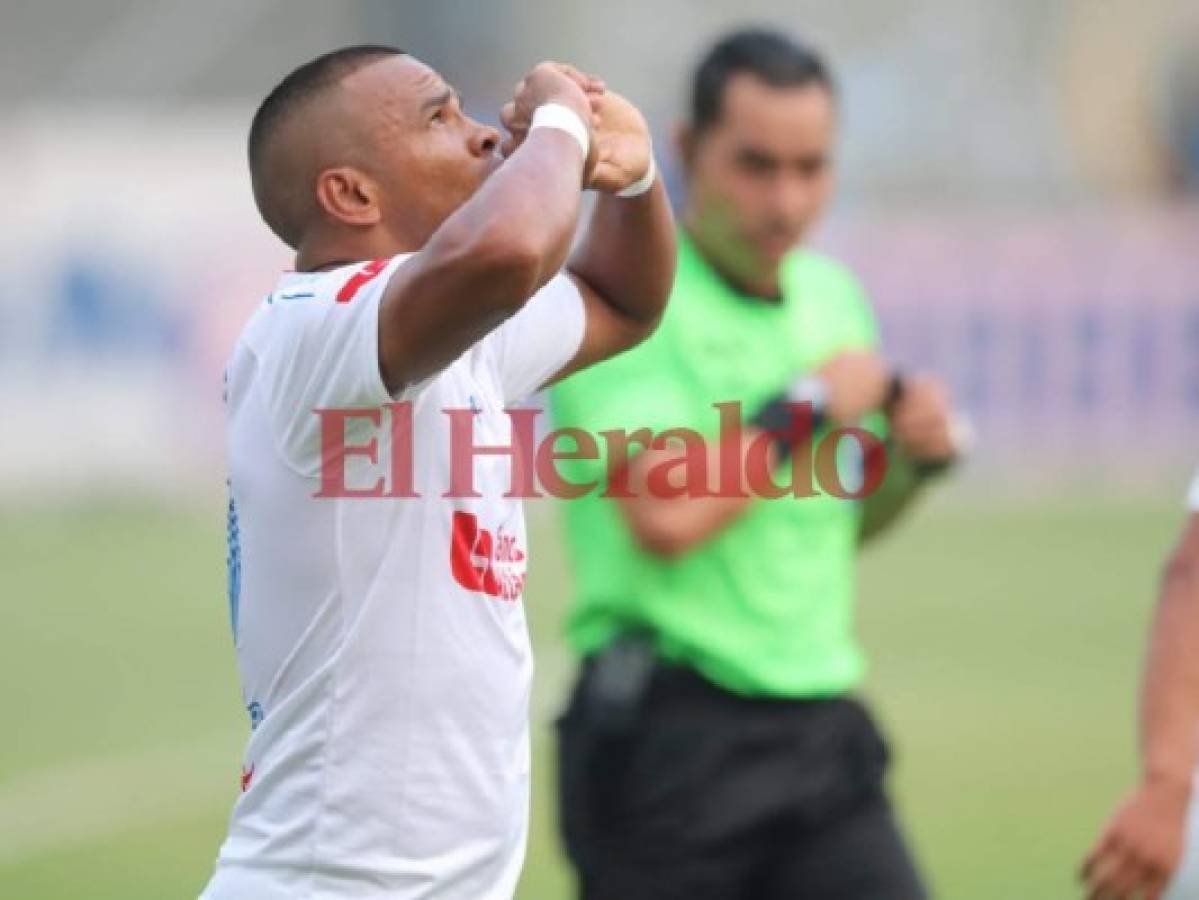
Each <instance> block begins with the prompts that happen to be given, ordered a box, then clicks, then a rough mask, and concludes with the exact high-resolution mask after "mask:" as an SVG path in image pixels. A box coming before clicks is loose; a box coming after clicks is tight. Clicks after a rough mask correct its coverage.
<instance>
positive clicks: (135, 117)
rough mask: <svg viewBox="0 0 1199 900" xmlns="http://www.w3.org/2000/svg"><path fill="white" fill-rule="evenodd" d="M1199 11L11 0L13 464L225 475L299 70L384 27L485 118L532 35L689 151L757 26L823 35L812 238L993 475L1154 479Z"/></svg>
mask: <svg viewBox="0 0 1199 900" xmlns="http://www.w3.org/2000/svg"><path fill="white" fill-rule="evenodd" d="M1197 10H1199V7H1196V6H1195V5H1194V4H1193V3H1189V2H1185V0H1112V2H1110V3H1108V4H1105V5H1104V15H1103V16H1099V15H1097V14H1096V10H1095V7H1094V4H1092V3H1087V2H1085V0H1064V2H1056V3H1049V2H1045V0H1012V2H1009V3H1005V4H999V5H997V4H994V3H988V2H985V0H962V2H955V3H951V2H947V0H908V2H887V3H878V2H872V0H850V2H845V3H842V4H838V5H835V6H829V5H828V4H823V3H817V2H815V0H802V2H787V3H783V2H762V3H754V4H746V3H737V4H733V3H729V2H685V0H666V2H661V3H657V4H654V5H653V6H652V7H646V6H644V4H635V3H632V2H627V0H618V2H611V3H607V4H603V5H593V4H552V3H549V2H545V0H506V2H505V0H500V2H491V3H488V4H478V3H466V2H460V0H449V2H444V3H438V4H417V3H408V2H387V0H361V2H358V3H350V2H345V3H325V2H316V0H287V2H283V0H261V2H253V3H244V2H234V0H212V2H209V3H205V4H195V3H189V2H182V0H170V2H147V0H94V2H91V3H88V4H65V3H55V2H48V3H29V2H15V0H0V17H2V21H3V23H4V27H3V29H0V108H3V109H4V110H5V115H4V116H3V117H0V162H2V163H3V164H4V167H5V171H7V172H8V173H9V175H10V185H9V190H8V191H7V198H8V201H9V215H8V217H7V221H8V222H9V226H8V227H7V228H6V229H5V239H4V240H3V241H2V242H0V372H2V373H3V378H0V415H2V416H3V419H4V423H5V424H4V427H3V430H2V431H0V491H4V492H32V493H36V494H39V495H41V494H47V493H54V492H56V491H60V490H65V491H70V492H75V491H78V490H81V489H82V490H87V489H93V488H94V486H95V485H96V484H98V483H100V484H104V485H106V486H108V487H109V488H111V487H113V486H114V485H116V486H126V485H130V484H137V485H141V486H150V487H153V488H155V489H160V488H169V487H171V486H183V487H184V488H185V489H187V490H191V489H194V488H195V487H197V486H199V487H200V488H201V489H211V488H212V487H213V485H219V483H220V482H219V480H218V479H219V477H220V476H219V472H220V465H221V459H220V454H221V436H220V427H219V423H220V415H221V411H220V373H221V365H222V362H223V359H224V356H225V353H226V352H227V350H228V348H229V346H230V343H231V341H232V339H233V337H234V335H235V334H236V332H237V329H238V327H239V325H240V323H241V322H242V320H243V319H244V317H245V315H246V314H247V311H248V310H249V309H251V308H252V307H253V305H254V304H255V303H256V302H257V299H258V298H259V297H260V296H261V294H262V293H263V292H265V291H266V290H267V289H268V288H269V287H270V285H271V283H272V281H273V278H274V274H275V271H276V270H277V269H279V268H283V267H285V266H286V264H287V254H286V252H285V249H284V248H282V247H281V246H280V245H279V244H278V243H277V242H276V241H274V240H273V238H271V236H270V235H269V234H268V233H267V232H266V230H265V228H263V227H262V226H261V225H260V224H259V223H258V220H257V217H256V215H255V213H254V210H253V206H252V203H251V200H250V196H249V191H248V183H247V179H246V176H245V172H244V162H243V139H244V132H245V128H246V125H247V123H248V120H249V116H250V114H251V111H252V109H253V106H254V104H255V103H256V101H257V100H258V99H259V98H260V97H261V96H262V95H263V94H264V93H265V91H266V90H267V89H269V87H270V86H271V85H272V84H273V83H274V81H275V80H277V78H278V77H280V75H281V74H282V73H283V72H285V71H286V70H287V69H288V68H290V67H291V66H293V65H295V64H297V63H299V62H301V61H303V60H304V59H306V58H308V57H310V56H312V55H314V54H315V53H317V52H319V51H321V50H323V49H327V48H329V47H333V46H336V45H339V44H343V43H347V42H352V41H385V42H394V43H397V44H399V45H401V46H403V47H405V48H406V49H409V50H410V51H412V52H413V53H415V54H417V55H419V56H421V57H423V58H425V59H427V60H428V61H429V62H431V63H432V64H434V65H435V66H437V67H438V68H440V69H441V70H442V71H444V72H445V73H446V74H447V75H448V76H449V77H450V78H451V79H452V80H454V81H455V83H456V84H457V85H458V86H459V87H460V88H461V89H462V90H463V91H464V93H465V95H466V98H467V105H468V107H469V108H470V109H471V111H472V112H473V113H475V114H476V115H478V116H479V117H481V118H489V119H494V117H495V110H496V109H497V108H498V106H499V104H500V103H501V102H502V101H503V100H504V99H505V94H506V93H507V92H508V91H509V90H510V86H511V84H512V83H513V82H514V81H515V79H516V78H518V77H519V75H520V74H521V72H522V71H524V70H525V69H526V68H527V67H528V66H529V65H530V64H532V63H534V62H536V61H537V60H538V59H541V58H543V57H551V58H563V59H570V60H572V61H577V62H578V63H579V64H580V65H582V66H584V67H587V68H591V69H594V70H595V71H598V72H601V73H603V74H604V75H605V76H606V77H607V78H608V80H609V82H610V83H611V84H612V85H613V86H614V87H615V88H617V89H618V90H621V91H623V92H625V93H627V94H629V95H630V96H632V97H634V98H635V99H636V100H637V101H639V102H640V103H641V104H642V105H643V106H644V108H645V110H646V111H647V114H648V116H649V118H650V120H651V122H652V123H653V126H654V129H655V132H656V134H657V137H658V143H659V147H660V148H661V149H662V150H663V154H662V155H663V157H664V161H665V162H666V163H667V165H668V171H671V172H673V166H672V165H671V162H672V161H671V159H670V154H669V151H668V149H667V148H668V147H669V139H670V132H671V126H672V124H673V123H674V121H675V120H676V118H677V116H678V114H679V112H680V111H681V109H682V107H683V100H684V93H685V92H684V86H685V83H686V78H687V75H688V71H689V68H690V66H691V64H692V62H693V60H694V58H695V57H696V55H697V54H698V53H699V52H700V50H701V49H702V48H703V46H704V45H705V44H706V43H708V42H709V41H710V40H711V39H712V38H713V37H714V36H715V35H716V34H717V33H718V32H719V31H720V30H722V29H723V28H726V27H729V26H731V25H734V24H739V23H743V22H745V21H750V22H765V23H773V24H777V25H779V26H782V27H787V28H790V29H793V30H795V31H796V32H799V33H802V34H805V35H808V36H810V37H811V38H812V39H813V40H814V41H815V42H816V43H818V44H819V45H820V46H822V47H823V48H825V49H826V50H827V52H828V53H829V55H830V56H831V58H832V59H833V61H834V63H835V65H836V68H837V71H838V73H839V76H840V81H841V83H842V86H843V93H844V97H845V128H844V136H843V169H842V173H841V182H842V196H841V198H840V200H839V202H838V204H837V208H836V209H835V210H834V212H833V215H832V216H831V218H830V221H829V223H828V225H827V226H826V227H825V228H824V229H822V231H821V233H820V235H819V236H818V238H817V242H818V244H820V245H821V246H823V247H826V248H828V249H830V250H831V251H832V252H834V253H835V254H837V255H839V256H841V257H843V258H845V259H847V260H849V261H850V262H852V263H853V265H854V266H855V268H856V269H857V271H858V272H859V273H860V274H861V276H862V277H863V279H864V281H865V282H866V284H867V286H868V287H869V289H870V291H871V294H872V296H873V298H874V300H875V302H876V304H877V306H878V308H879V311H880V316H881V319H882V321H883V324H884V330H885V335H886V338H887V340H888V342H889V344H890V346H891V348H892V351H893V353H894V354H895V356H896V357H897V358H898V359H899V360H901V361H903V362H904V363H906V364H909V365H912V366H918V367H929V368H933V369H937V370H939V371H942V372H944V373H945V374H946V375H947V376H948V377H949V378H950V379H951V381H952V383H953V384H954V386H955V388H956V389H957V390H958V391H959V392H960V394H961V396H962V397H963V398H964V399H965V403H966V405H967V407H968V408H970V409H971V410H972V411H973V413H974V414H975V416H976V417H977V419H978V423H979V426H980V430H981V435H980V436H981V454H980V463H979V466H978V469H977V470H978V471H980V472H986V473H988V477H987V478H979V479H976V481H977V482H978V483H979V484H980V487H981V486H983V485H994V484H995V483H996V481H995V479H994V478H991V477H989V475H990V474H991V473H995V472H999V473H1001V475H1002V476H1003V477H1002V479H1001V481H1002V483H1004V484H1008V483H1013V482H1017V481H1021V482H1029V483H1038V482H1040V481H1041V480H1042V478H1043V477H1048V476H1057V475H1060V473H1061V472H1062V471H1069V472H1077V471H1079V470H1080V469H1085V470H1087V471H1089V472H1091V473H1092V474H1095V475H1097V476H1102V477H1108V476H1110V475H1113V474H1114V475H1117V476H1118V477H1120V478H1121V479H1122V480H1126V481H1129V482H1130V483H1134V484H1137V483H1148V484H1153V482H1154V481H1155V479H1158V478H1160V475H1159V472H1160V470H1161V467H1162V466H1171V465H1175V464H1182V463H1184V462H1189V461H1190V458H1191V456H1192V455H1193V452H1194V451H1193V448H1194V447H1195V446H1196V442H1195V438H1196V437H1199V361H1196V355H1195V354H1194V352H1193V348H1194V347H1195V346H1196V345H1197V343H1199V251H1197V250H1196V247H1197V246H1199V213H1197V212H1196V206H1195V200H1194V197H1193V195H1192V196H1190V197H1188V196H1187V194H1186V191H1187V190H1194V189H1195V187H1196V185H1197V184H1199V175H1196V172H1197V171H1199V150H1197V149H1196V148H1197V147H1199V139H1197V138H1196V135H1197V134H1199V124H1197V122H1199V88H1197V87H1196V80H1197V79H1199V75H1197V74H1196V72H1195V67H1194V64H1193V59H1194V51H1195V47H1196V46H1197V45H1199V12H1197ZM677 181H678V179H677V173H676V174H675V175H674V177H673V183H674V184H675V186H676V188H677Z"/></svg>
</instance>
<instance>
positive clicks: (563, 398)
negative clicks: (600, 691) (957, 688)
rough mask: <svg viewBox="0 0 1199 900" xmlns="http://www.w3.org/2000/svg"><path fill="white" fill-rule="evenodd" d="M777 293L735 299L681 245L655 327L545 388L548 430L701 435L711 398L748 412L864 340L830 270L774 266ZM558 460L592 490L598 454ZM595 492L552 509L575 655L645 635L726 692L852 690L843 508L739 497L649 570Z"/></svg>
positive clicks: (816, 501)
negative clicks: (567, 570)
mask: <svg viewBox="0 0 1199 900" xmlns="http://www.w3.org/2000/svg"><path fill="white" fill-rule="evenodd" d="M781 286H782V294H783V297H782V301H781V302H779V303H771V302H763V301H762V300H759V299H754V298H748V297H745V296H743V295H741V294H738V293H737V292H736V291H735V290H734V289H732V288H731V287H730V286H729V285H728V284H727V283H726V282H725V281H723V280H722V279H721V278H720V277H719V276H718V275H717V274H716V273H715V272H714V271H713V270H712V269H711V267H710V266H709V265H708V264H707V262H706V261H705V260H704V259H703V258H702V257H701V256H700V254H699V252H698V251H697V250H696V248H695V246H694V245H693V244H692V243H691V242H690V241H689V240H688V239H687V237H686V236H685V235H682V234H681V235H680V240H679V262H678V271H677V274H676V276H675V283H674V288H673V291H672V295H671V298H670V304H669V305H668V307H667V310H666V313H665V316H664V317H663V321H662V323H661V325H660V327H659V328H658V330H657V331H656V332H655V333H654V334H653V335H652V336H651V337H650V338H649V339H648V340H647V341H646V342H645V343H644V344H642V345H641V346H639V347H637V348H635V349H633V350H631V351H629V352H628V353H625V354H623V355H621V356H619V357H616V358H615V359H613V360H610V361H608V362H606V363H604V364H602V365H599V366H595V367H593V368H591V369H589V370H587V371H584V372H582V373H580V374H577V375H575V376H573V377H571V378H569V379H567V380H565V381H564V382H562V383H561V384H560V385H558V386H557V387H555V388H554V389H553V392H552V406H553V416H554V420H555V425H556V426H557V427H565V426H573V427H577V428H583V429H587V430H589V431H591V432H592V433H593V434H595V433H597V432H600V431H604V430H608V429H622V430H626V431H632V430H634V429H636V428H639V427H642V426H646V427H649V428H650V429H651V430H652V431H654V432H655V433H657V432H659V431H661V430H664V429H666V428H672V427H687V428H692V429H694V430H696V431H698V432H700V433H702V434H706V435H714V434H715V433H716V430H717V424H718V413H717V411H716V410H715V409H714V408H713V406H712V404H713V403H721V402H728V401H733V400H737V401H741V403H742V404H743V408H744V409H745V410H746V411H747V413H752V412H753V411H755V410H757V409H758V408H759V407H760V406H761V405H762V404H763V403H764V402H765V401H766V400H768V399H769V398H770V397H771V396H773V395H775V394H777V393H778V392H779V391H780V390H781V389H782V388H784V387H785V386H786V385H787V384H788V383H789V382H791V381H792V380H793V379H794V378H795V377H796V376H797V375H798V374H800V373H802V372H804V371H807V370H809V369H812V368H814V367H816V366H818V365H820V364H821V363H823V362H824V361H826V360H827V359H829V358H830V357H831V356H833V355H835V354H836V353H838V352H840V351H843V350H846V349H851V348H853V349H861V348H869V347H873V346H875V345H876V343H877V332H876V327H875V323H874V318H873V315H872V313H871V310H870V307H869V304H868V302H867V301H866V298H865V296H864V295H863V293H862V291H861V289H860V288H859V286H858V284H857V283H856V281H855V280H854V278H853V277H852V275H850V273H849V272H848V271H847V270H846V269H845V268H843V267H842V266H840V265H838V264H837V263H835V262H833V261H831V260H829V259H827V258H824V257H821V256H818V255H816V254H814V253H810V252H807V251H802V250H797V251H795V252H793V253H792V254H791V255H789V256H788V257H787V258H786V260H785V261H784V263H783V267H782V278H781ZM844 443H845V444H846V445H852V444H853V442H852V441H848V440H847V441H845V442H844ZM602 446H603V445H602V442H601V448H602ZM559 465H560V469H561V472H562V474H563V476H565V477H566V478H567V479H569V480H572V481H575V482H585V481H591V480H595V479H599V480H600V482H601V484H602V483H603V475H604V471H605V465H606V462H605V460H604V459H602V458H601V459H600V460H598V461H597V460H595V459H591V460H571V461H563V462H561V463H560V464H559ZM846 480H847V483H849V478H848V477H847V479H846ZM782 483H786V482H785V481H783V482H782ZM600 492H601V491H600V490H598V489H597V490H594V491H592V492H591V493H589V494H587V495H586V496H585V497H582V498H580V499H576V500H569V501H566V502H565V503H564V508H565V515H566V523H567V532H568V538H569V545H570V550H571V554H572V556H573V560H574V565H575V575H576V579H577V591H578V595H577V598H576V600H575V603H574V604H573V607H572V610H571V613H570V618H569V625H568V633H569V637H570V641H571V643H572V644H573V645H574V646H575V648H576V649H577V650H578V651H579V652H580V653H582V654H589V653H592V652H595V651H597V650H599V649H601V648H602V647H604V646H605V644H607V643H608V642H609V641H610V640H611V639H612V638H613V637H614V636H616V635H617V634H618V633H620V632H621V631H622V630H626V629H629V628H633V627H648V628H649V629H650V630H651V631H652V632H653V633H654V634H655V635H656V637H657V641H658V648H659V653H660V654H661V655H662V656H663V657H665V658H667V659H670V660H674V661H678V662H684V663H687V664H689V665H691V666H693V667H695V668H696V669H698V670H699V671H700V672H702V673H703V674H704V675H705V676H707V677H708V678H709V679H710V680H712V681H713V682H715V683H717V684H720V685H722V686H724V687H725V688H727V689H729V690H731V691H735V692H738V693H743V694H750V695H770V696H781V697H818V696H828V695H834V694H840V693H844V692H846V691H848V690H850V689H852V688H853V687H854V686H855V685H856V684H857V683H858V682H859V680H860V679H861V677H862V674H863V669H864V665H863V659H862V654H861V652H860V650H859V648H858V645H857V643H856V640H855V638H854V633H853V615H852V613H853V598H854V569H855V554H856V550H857V531H858V512H857V510H856V508H855V504H854V503H853V502H852V501H847V500H839V499H837V498H835V497H831V496H828V495H825V494H823V493H822V494H821V496H818V497H812V498H803V499H796V498H794V497H792V496H790V495H788V496H786V497H784V498H781V499H777V500H772V499H755V500H753V501H751V503H750V506H749V508H748V509H747V510H746V511H745V513H744V514H743V515H742V516H741V517H740V518H738V519H737V520H736V521H735V522H733V524H731V525H730V526H728V527H727V528H725V529H724V530H723V531H721V532H720V533H718V534H717V535H716V536H714V537H712V538H711V539H709V540H708V541H706V542H705V543H703V544H702V545H700V546H698V547H696V548H694V549H692V550H690V551H689V552H687V553H685V554H683V555H682V556H680V557H677V558H674V559H664V558H660V557H656V556H653V555H651V554H648V553H646V552H643V551H642V550H640V549H639V548H638V547H637V545H636V544H635V543H634V540H633V538H632V536H631V534H630V532H629V530H628V528H627V526H626V525H625V522H624V520H623V518H622V517H621V514H620V512H619V510H618V508H617V505H616V501H614V500H611V499H604V498H602V497H600V496H599V494H600Z"/></svg>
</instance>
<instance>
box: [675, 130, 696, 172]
mask: <svg viewBox="0 0 1199 900" xmlns="http://www.w3.org/2000/svg"><path fill="white" fill-rule="evenodd" d="M672 137H673V138H674V150H675V153H677V154H678V157H679V162H681V163H682V165H683V174H685V175H690V174H691V162H692V160H693V159H694V158H695V129H694V128H693V127H692V126H691V125H690V124H689V123H687V122H678V123H676V124H675V126H674V133H673V135H672Z"/></svg>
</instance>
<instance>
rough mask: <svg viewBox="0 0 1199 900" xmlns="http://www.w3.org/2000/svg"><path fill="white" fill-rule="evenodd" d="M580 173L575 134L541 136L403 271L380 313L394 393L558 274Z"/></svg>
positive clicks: (386, 374)
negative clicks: (573, 136)
mask: <svg viewBox="0 0 1199 900" xmlns="http://www.w3.org/2000/svg"><path fill="white" fill-rule="evenodd" d="M582 172H583V154H582V151H581V149H580V147H579V145H578V143H577V142H576V141H575V140H574V139H573V138H572V137H571V136H570V135H568V134H564V133H562V132H558V131H554V130H551V129H539V130H537V131H536V132H534V133H533V134H531V135H530V136H529V139H528V140H527V141H525V143H524V145H522V146H521V148H520V149H519V150H518V151H517V152H516V153H515V154H514V155H513V157H512V158H511V159H510V160H508V161H507V162H506V163H504V164H503V166H501V167H500V169H499V171H497V172H496V173H495V174H494V175H492V176H491V177H490V178H489V179H488V180H487V182H486V183H485V184H484V185H483V186H482V187H481V188H480V189H479V191H478V192H477V193H476V194H475V196H474V197H472V198H471V199H470V200H469V201H467V203H465V204H464V205H463V206H462V207H461V208H460V209H458V210H457V211H456V212H455V213H454V214H453V215H451V216H450V217H449V218H448V219H447V220H446V221H445V223H444V224H443V225H442V226H441V227H440V228H439V229H438V230H437V231H436V232H435V233H434V235H433V237H432V238H431V239H430V240H429V243H428V244H427V245H426V246H425V247H424V248H423V249H422V250H421V251H420V253H418V254H417V257H416V259H415V260H414V261H413V262H411V263H409V264H407V265H403V266H400V267H399V269H398V270H397V271H396V274H395V275H394V276H393V277H392V280H391V282H390V283H389V284H388V286H387V292H386V294H385V295H384V298H383V304H382V307H381V309H380V311H379V362H380V369H381V371H382V374H383V378H384V381H385V383H386V384H387V387H388V389H389V390H392V391H394V390H397V389H398V388H400V387H401V386H403V385H405V384H411V383H413V382H416V381H419V380H420V379H422V378H425V377H427V376H428V375H430V374H432V373H434V372H437V371H439V370H440V369H442V368H443V367H444V366H446V365H448V364H449V363H450V362H451V361H452V360H454V359H455V358H456V357H457V356H458V355H459V354H460V353H461V352H462V351H463V350H465V349H466V348H467V347H470V346H471V345H472V344H474V343H475V342H476V341H478V340H479V339H480V338H482V337H483V336H484V335H486V334H487V333H488V332H489V331H491V330H492V329H494V328H495V327H497V326H498V325H499V324H500V323H502V322H503V321H504V320H505V319H507V318H508V317H509V316H511V315H513V314H514V313H515V312H516V311H517V310H518V309H520V307H521V306H522V305H523V304H524V303H525V302H526V301H527V300H528V299H529V298H530V297H531V296H533V294H534V293H536V292H537V290H538V289H539V288H540V287H541V286H542V285H543V284H545V283H546V282H547V281H548V280H549V279H550V278H552V277H553V276H554V274H556V273H557V272H558V270H559V269H560V268H561V266H562V263H563V261H564V260H565V258H566V254H567V253H568V252H569V249H570V244H571V241H572V239H573V235H574V228H575V224H576V222H577V219H578V213H579V204H580V185H581V181H582Z"/></svg>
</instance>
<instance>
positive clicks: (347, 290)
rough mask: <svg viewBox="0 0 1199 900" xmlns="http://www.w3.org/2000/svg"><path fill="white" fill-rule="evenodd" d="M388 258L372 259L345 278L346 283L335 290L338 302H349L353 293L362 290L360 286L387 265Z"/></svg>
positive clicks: (352, 297)
mask: <svg viewBox="0 0 1199 900" xmlns="http://www.w3.org/2000/svg"><path fill="white" fill-rule="evenodd" d="M388 262H390V260H386V259H373V260H371V261H370V262H368V263H367V264H366V265H365V266H363V267H362V268H361V269H359V270H358V271H357V272H355V273H354V274H353V275H351V276H350V277H349V278H348V279H346V283H345V284H343V285H342V286H341V290H340V291H338V292H337V302H338V303H349V302H350V301H351V300H353V299H354V295H355V294H357V293H358V292H359V291H360V290H362V286H363V285H364V284H366V283H367V282H369V281H370V280H372V279H373V278H375V277H377V276H378V274H379V273H380V272H382V271H383V269H384V268H385V267H386V266H387V263H388Z"/></svg>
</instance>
